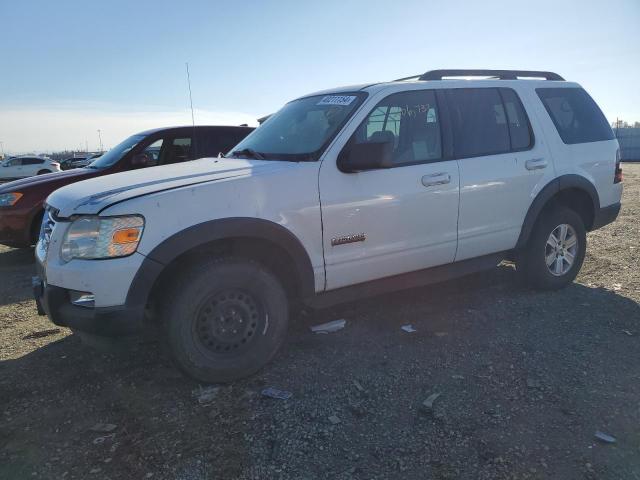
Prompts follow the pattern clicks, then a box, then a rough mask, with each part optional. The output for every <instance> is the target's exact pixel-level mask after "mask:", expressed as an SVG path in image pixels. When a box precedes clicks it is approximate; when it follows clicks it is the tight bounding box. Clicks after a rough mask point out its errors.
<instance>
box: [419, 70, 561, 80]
mask: <svg viewBox="0 0 640 480" xmlns="http://www.w3.org/2000/svg"><path fill="white" fill-rule="evenodd" d="M444 77H494V78H498V79H500V80H517V79H518V78H522V77H525V78H544V79H545V80H556V81H561V82H563V81H564V78H562V77H561V76H560V75H558V74H557V73H553V72H542V71H537V70H431V71H429V72H426V73H423V74H422V75H420V76H419V77H418V80H442V79H443V78H444ZM409 78H413V77H409Z"/></svg>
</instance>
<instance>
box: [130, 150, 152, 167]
mask: <svg viewBox="0 0 640 480" xmlns="http://www.w3.org/2000/svg"><path fill="white" fill-rule="evenodd" d="M151 165H153V160H152V159H151V157H150V156H149V155H148V154H146V153H144V152H143V153H137V154H135V155H134V156H133V158H132V159H131V166H132V167H136V168H138V167H149V166H151Z"/></svg>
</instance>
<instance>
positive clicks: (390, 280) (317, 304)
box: [304, 252, 507, 308]
mask: <svg viewBox="0 0 640 480" xmlns="http://www.w3.org/2000/svg"><path fill="white" fill-rule="evenodd" d="M506 257H507V252H500V253H493V254H491V255H484V256H482V257H477V258H471V259H469V260H462V261H460V262H454V263H449V264H447V265H440V266H438V267H432V268H426V269H424V270H418V271H415V272H409V273H402V274H400V275H394V276H393V277H386V278H381V279H379V280H372V281H370V282H365V283H358V284H357V285H352V286H349V287H342V288H337V289H335V290H329V291H327V292H323V293H319V294H317V295H316V296H314V297H312V298H309V299H307V300H306V301H305V302H304V303H305V304H306V305H307V306H309V307H313V308H326V307H330V306H332V305H337V304H340V303H346V302H351V301H354V300H358V299H361V298H367V297H373V296H376V295H381V294H383V293H390V292H396V291H399V290H406V289H409V288H415V287H423V286H425V285H429V284H432V283H439V282H446V281H447V280H453V279H454V278H458V277H463V276H465V275H469V274H471V273H476V272H481V271H483V270H490V269H492V268H494V267H495V266H497V265H498V264H499V263H500V262H501V261H502V260H504V259H505V258H506Z"/></svg>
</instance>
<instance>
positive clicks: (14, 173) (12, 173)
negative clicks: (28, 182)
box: [2, 158, 23, 178]
mask: <svg viewBox="0 0 640 480" xmlns="http://www.w3.org/2000/svg"><path fill="white" fill-rule="evenodd" d="M2 176H3V177H4V178H20V177H22V176H23V174H22V159H21V158H14V159H12V160H9V161H8V162H7V163H6V164H5V166H4V167H2Z"/></svg>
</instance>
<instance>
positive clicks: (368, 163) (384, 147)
mask: <svg viewBox="0 0 640 480" xmlns="http://www.w3.org/2000/svg"><path fill="white" fill-rule="evenodd" d="M391 167H393V142H389V141H387V142H363V143H353V144H351V145H347V147H346V148H345V149H344V150H342V152H340V156H339V157H338V168H339V169H340V170H341V171H343V172H345V173H355V172H360V171H363V170H377V169H379V168H391Z"/></svg>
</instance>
